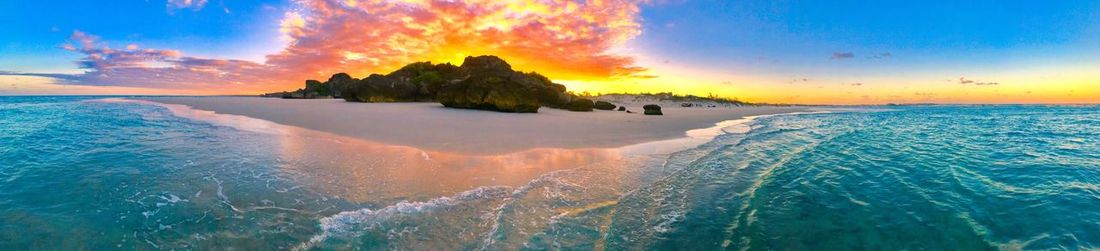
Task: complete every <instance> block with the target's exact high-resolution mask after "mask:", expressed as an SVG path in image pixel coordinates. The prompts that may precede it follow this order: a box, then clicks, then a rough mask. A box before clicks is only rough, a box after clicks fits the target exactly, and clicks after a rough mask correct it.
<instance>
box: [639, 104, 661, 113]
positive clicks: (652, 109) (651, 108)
mask: <svg viewBox="0 0 1100 251" xmlns="http://www.w3.org/2000/svg"><path fill="white" fill-rule="evenodd" d="M642 109H645V115H664V113H661V106H659V105H654V104H648V105H645V106H642Z"/></svg>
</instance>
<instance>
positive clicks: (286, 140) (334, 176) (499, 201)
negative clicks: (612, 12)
mask: <svg viewBox="0 0 1100 251" xmlns="http://www.w3.org/2000/svg"><path fill="white" fill-rule="evenodd" d="M107 101H109V102H105V101H104V100H98V98H84V97H2V98H0V159H2V160H4V161H3V163H2V164H0V249H5V250H6V249H37V248H63V249H77V248H80V249H97V250H102V249H149V248H159V249H209V248H215V247H224V246H233V247H237V248H244V249H348V248H351V249H421V250H427V249H448V250H453V249H464V250H470V249H478V250H501V249H504V250H514V249H612V250H622V249H630V250H633V249H967V250H971V249H1089V248H1096V247H1097V243H1100V234H1098V233H1100V222H1097V221H1098V219H1100V215H1097V214H1100V180H1098V178H1097V177H1100V175H1098V173H1097V172H1100V109H1098V108H1097V107H1096V106H930V107H898V108H895V109H892V110H855V111H838V112H832V113H815V114H799V115H782V116H766V117H759V118H755V119H749V120H745V121H737V122H730V123H728V124H722V125H720V126H719V127H716V128H711V129H708V130H696V131H693V132H691V133H689V136H693V137H694V138H685V139H681V140H673V141H668V142H662V143H656V144H642V145H637V146H632V147H628V148H623V149H580V150H563V149H536V150H532V151H529V152H523V153H516V154H508V155H499V156H465V155H458V154H451V153H442V152H426V151H421V150H418V149H415V148H409V147H400V146H386V145H381V144H377V143H372V142H367V141H361V140H355V139H349V138H344V137H339V136H335V135H328V134H324V133H319V132H313V131H308V130H301V129H297V128H292V127H286V126H281V125H277V124H273V123H270V122H266V121H261V120H254V119H249V118H245V117H239V116H228V115H219V114H213V113H210V112H203V111H196V110H190V109H187V108H186V107H173V106H164V105H158V104H152V103H147V102H130V101H119V100H107ZM719 129H720V130H719ZM714 136H717V137H714ZM711 137H714V138H713V140H710V139H711ZM685 147H687V148H686V150H679V151H674V152H673V153H662V152H667V151H668V149H676V148H680V149H685Z"/></svg>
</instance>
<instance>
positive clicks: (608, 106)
mask: <svg viewBox="0 0 1100 251" xmlns="http://www.w3.org/2000/svg"><path fill="white" fill-rule="evenodd" d="M615 107H616V106H615V104H612V103H610V102H607V101H596V104H595V106H593V108H596V109H597V110H605V111H610V110H615Z"/></svg>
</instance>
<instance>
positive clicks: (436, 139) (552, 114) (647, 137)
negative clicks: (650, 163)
mask: <svg viewBox="0 0 1100 251" xmlns="http://www.w3.org/2000/svg"><path fill="white" fill-rule="evenodd" d="M135 99H140V100H147V101H153V102H158V103H164V104H175V105H185V106H189V107H191V108H193V109H197V110H204V111H213V112H216V113H220V114H232V115H240V116H246V117H250V118H256V119H261V120H266V121H271V122H274V123H278V124H282V125H289V126H296V127H301V128H305V129H310V130H316V131H322V132H328V133H333V134H337V135H342V136H349V137H354V138H359V139H364V140H370V141H375V142H379V143H384V144H392V145H402V146H410V147H415V148H419V149H423V150H431V151H445V152H454V153H462V154H473V155H493V154H506V153H513V152H519V151H523V150H529V149H536V148H564V149H581V148H615V147H623V146H629V145H636V144H642V143H648V142H654V141H661V140H669V139H677V138H683V137H685V136H686V135H685V133H686V132H687V131H689V130H694V129H700V128H709V127H713V126H714V125H715V124H716V123H719V122H722V121H727V120H733V119H740V118H744V117H746V116H759V115H772V114H782V113H791V112H804V111H808V109H809V108H807V107H778V106H760V107H748V106H747V107H717V108H705V107H698V108H694V107H693V108H682V107H669V106H672V104H671V103H667V104H663V105H665V106H666V107H667V108H665V115H664V116H645V115H641V114H639V113H633V114H629V113H625V112H618V111H594V112H569V111H564V110H558V109H544V110H542V111H540V112H539V113H534V114H514V113H499V112H491V111H479V110H464V109H451V108H445V107H443V106H442V105H440V104H438V103H427V102H421V103H353V102H344V101H343V100H337V99H306V100H302V99H278V98H260V97H226V96H221V97H179V96H177V97H166V96H161V97H139V98H135ZM622 105H624V106H626V107H628V108H630V109H632V110H635V111H640V110H641V104H622Z"/></svg>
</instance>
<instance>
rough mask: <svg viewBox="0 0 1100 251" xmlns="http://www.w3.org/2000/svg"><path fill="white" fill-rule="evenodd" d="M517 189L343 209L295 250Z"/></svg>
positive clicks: (496, 188) (485, 188)
mask: <svg viewBox="0 0 1100 251" xmlns="http://www.w3.org/2000/svg"><path fill="white" fill-rule="evenodd" d="M513 191H514V189H513V188H512V187H508V186H483V187H478V188H476V189H473V190H469V191H465V192H462V193H459V194H456V195H454V196H449V197H448V196H444V197H439V198H435V199H431V200H428V201H424V202H408V201H402V202H399V203H397V204H394V205H390V206H387V207H384V208H380V209H375V210H372V209H367V208H364V209H359V210H354V211H346V212H340V213H337V214H335V215H332V216H329V217H325V218H321V220H320V222H321V231H322V233H321V234H317V235H314V236H313V237H311V238H310V240H309V242H307V243H303V244H302V245H301V246H298V247H296V248H295V250H305V249H309V248H310V247H313V246H314V245H316V244H318V243H321V242H322V241H324V240H325V239H328V238H330V237H332V236H351V237H354V236H356V235H357V234H358V233H360V232H361V231H362V230H371V229H375V228H376V227H379V226H380V224H382V223H384V222H386V221H387V220H390V219H392V218H394V217H395V216H398V215H411V214H419V213H426V212H431V211H435V210H438V209H441V208H447V207H453V206H456V205H459V204H462V203H466V202H472V201H479V200H492V199H501V198H507V197H509V196H512V194H513Z"/></svg>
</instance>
